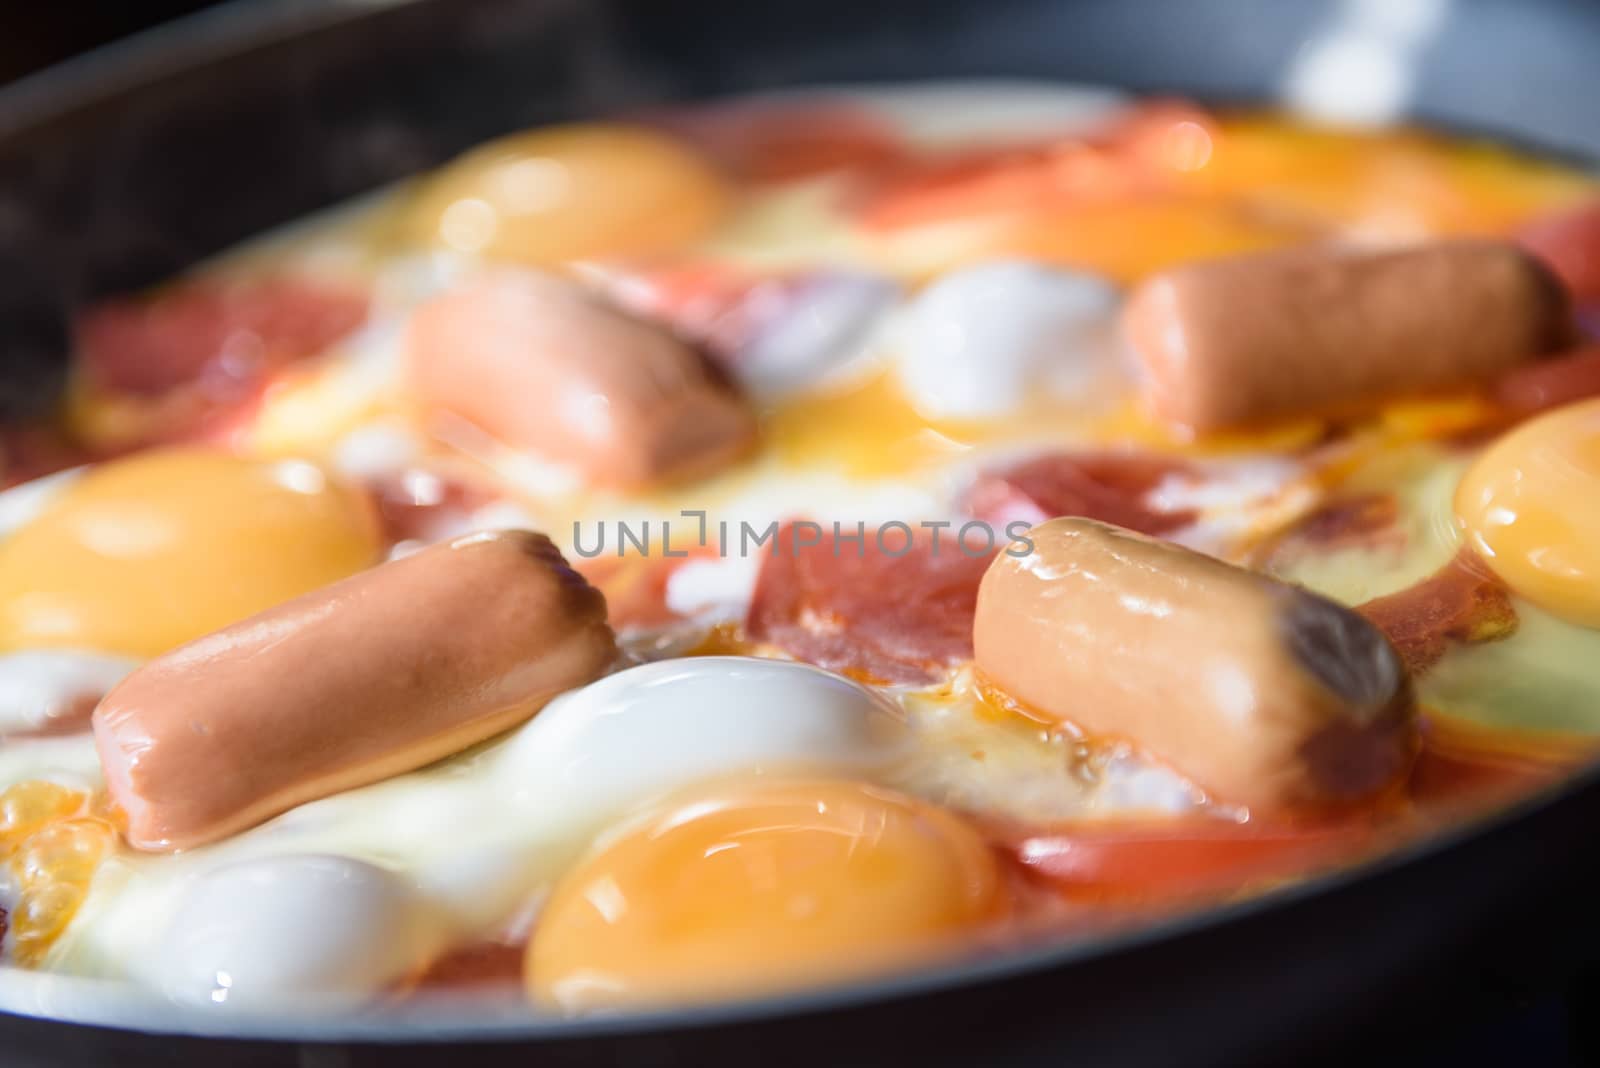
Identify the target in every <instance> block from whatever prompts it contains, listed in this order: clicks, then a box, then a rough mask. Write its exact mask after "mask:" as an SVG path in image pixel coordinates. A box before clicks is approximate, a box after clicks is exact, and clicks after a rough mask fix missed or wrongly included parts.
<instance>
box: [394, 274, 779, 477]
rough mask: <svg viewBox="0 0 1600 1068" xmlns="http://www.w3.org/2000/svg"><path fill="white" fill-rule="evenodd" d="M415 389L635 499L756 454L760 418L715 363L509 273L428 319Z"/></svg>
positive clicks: (559, 289)
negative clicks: (645, 489)
mask: <svg viewBox="0 0 1600 1068" xmlns="http://www.w3.org/2000/svg"><path fill="white" fill-rule="evenodd" d="M409 349H410V361H411V380H412V383H413V386H414V388H415V389H416V391H417V393H418V395H419V396H420V397H421V398H422V399H423V401H424V402H425V403H427V404H430V405H433V406H435V407H438V408H443V409H447V410H449V411H453V412H455V413H456V414H458V415H460V416H462V417H464V418H465V419H467V420H469V421H470V422H472V423H475V424H476V425H477V426H478V427H479V428H480V429H482V430H484V431H486V432H488V433H489V434H490V435H491V436H493V437H494V438H496V439H498V440H500V441H503V442H505V443H506V444H508V445H512V446H516V447H521V448H527V449H531V450H532V451H534V452H536V453H539V454H540V455H542V456H545V457H548V458H550V459H552V460H555V461H558V462H560V463H564V464H568V465H571V466H572V467H574V468H577V469H578V470H579V471H580V472H581V473H582V474H583V475H584V477H585V478H586V479H587V480H588V481H589V482H591V483H593V484H597V485H602V486H613V487H621V488H636V487H641V486H648V485H651V484H653V483H657V482H662V481H668V480H672V479H678V478H687V477H693V476H697V475H702V474H706V473H708V472H710V471H713V470H715V469H717V468H718V467H721V466H723V465H724V464H726V463H728V462H729V461H731V460H733V459H734V458H736V457H738V456H739V455H740V454H742V453H744V452H746V451H748V450H749V448H750V447H751V445H752V444H753V443H754V441H755V420H754V417H753V416H752V415H751V413H750V410H749V409H748V408H747V407H746V406H745V405H744V403H743V402H742V401H741V400H740V398H739V397H738V396H736V395H735V394H734V393H733V391H732V390H731V389H730V388H728V387H727V386H725V385H724V384H723V383H721V382H719V381H718V380H716V378H715V377H714V376H713V375H712V373H711V371H710V368H709V366H708V365H707V363H706V362H705V360H704V359H703V358H702V357H701V356H700V355H699V354H698V353H696V352H695V351H694V350H692V349H691V348H689V346H687V345H686V344H684V343H683V342H682V341H680V340H678V339H677V338H676V337H674V336H673V335H672V334H670V333H668V332H667V331H665V330H663V329H661V328H659V327H656V326H652V325H650V324H648V323H645V322H643V321H640V320H637V319H633V318H631V317H629V316H627V315H625V314H623V313H622V312H621V311H618V310H616V309H615V308H612V307H610V306H609V305H607V304H605V303H603V302H602V301H601V300H600V299H599V298H597V297H594V296H591V295H589V294H588V293H586V292H585V291H584V290H583V289H582V288H581V287H579V286H578V285H576V284H574V283H572V282H569V281H567V280H565V279H562V278H558V277H556V276H554V275H548V274H541V273H538V272H533V271H510V270H507V271H500V272H497V273H495V274H492V275H488V276H486V277H483V278H481V279H478V280H476V281H473V282H469V283H467V284H466V285H464V286H462V287H459V288H457V289H455V290H452V291H451V292H449V293H446V294H443V295H441V296H439V297H436V298H435V299H433V300H432V301H430V302H429V303H428V304H426V305H425V306H423V307H422V308H420V309H418V311H417V314H416V316H415V317H414V319H413V320H412V324H411V333H410V339H409Z"/></svg>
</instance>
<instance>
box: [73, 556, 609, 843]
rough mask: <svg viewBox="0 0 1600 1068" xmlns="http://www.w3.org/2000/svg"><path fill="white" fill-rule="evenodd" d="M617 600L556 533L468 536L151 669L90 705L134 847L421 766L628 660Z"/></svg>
mask: <svg viewBox="0 0 1600 1068" xmlns="http://www.w3.org/2000/svg"><path fill="white" fill-rule="evenodd" d="M615 653H616V649H615V645H614V643H613V637H612V634H611V629H610V627H608V626H607V625H606V610H605V599H604V598H603V597H602V596H601V595H600V593H599V592H598V591H597V590H595V589H594V588H593V587H591V586H589V585H588V584H587V583H586V582H584V580H583V579H582V577H580V576H579V575H578V574H577V573H576V572H575V571H573V570H572V569H571V568H569V567H568V566H567V564H566V561H564V560H563V559H562V558H561V554H560V553H559V552H558V551H557V550H556V548H555V546H554V545H552V544H551V543H550V541H549V539H547V538H545V537H544V536H543V535H542V534H533V533H529V532H527V531H500V532H495V533H487V534H469V535H466V536H464V537H460V538H457V539H455V540H454V541H450V542H443V543H440V544H438V545H435V546H432V547H431V548H428V549H424V550H423V551H421V552H419V553H416V554H415V555H413V556H409V557H405V558H403V559H400V560H395V561H391V562H389V563H386V564H382V565H379V566H378V567H375V568H372V569H371V570H368V571H364V572H361V573H359V574H357V575H353V576H351V577H350V578H347V579H344V580H343V581H340V582H336V583H334V584H333V585H331V586H327V587H324V588H323V589H320V590H315V591H312V592H311V593H308V594H305V595H304V596H301V597H298V598H296V599H294V600H292V601H288V602H286V603H284V604H282V605H279V606H277V607H275V608H271V609H269V610H267V611H266V612H263V613H261V614H260V615H257V616H254V617H252V618H251V619H247V620H245V621H243V622H241V623H237V624H234V625H233V626H231V627H227V628H225V629H223V630H220V631H217V632H216V633H214V634H211V635H208V636H206V637H204V638H201V639H199V640H197V641H194V642H190V643H189V644H188V645H184V646H180V647H179V648H177V649H175V650H173V651H172V652H170V653H167V654H165V655H164V656H161V657H158V658H157V659H155V660H152V661H150V662H148V663H147V664H145V665H144V666H143V667H142V668H140V669H139V670H137V671H135V672H134V673H133V674H132V675H130V676H128V678H126V679H125V680H123V682H122V683H121V684H120V685H118V686H117V687H116V688H115V689H113V690H112V691H111V693H109V694H108V695H107V696H106V698H105V699H104V700H103V701H102V702H101V703H100V706H99V708H97V709H96V710H95V713H94V734H95V743H96V746H97V747H98V749H99V752H100V762H101V766H102V768H103V769H104V771H105V777H106V784H107V787H108V788H109V790H110V793H111V797H112V800H113V801H114V802H115V803H116V804H117V805H118V806H120V807H121V809H122V810H123V812H124V813H125V814H126V817H127V837H128V841H129V842H130V843H132V844H133V845H134V846H135V847H137V848H140V849H149V850H170V849H180V848H186V847H189V846H195V845H200V844H203V843H205V842H209V841H213V840H215V839H218V838H222V837H224V836H226V835H228V834H232V833H234V832H236V831H239V830H242V829H244V828H246V827H249V826H251V825H253V824H256V823H259V822H261V821H262V820H264V819H267V818H268V817H270V816H273V815H276V814H277V813H279V812H282V811H284V810H285V809H288V808H291V807H293V806H294V805H298V804H302V803H304V802H306V801H310V800H313V799H315V798H318V797H325V796H327V795H328V794H332V793H335V792H337V791H340V790H345V789H349V788H351V787H353V786H359V785H361V784H363V783H369V782H374V781H376V780H378V779H383V778H386V777H388V776H391V775H396V774H399V773H400V772H404V771H409V770H411V769H413V768H417V767H421V766H422V765H424V764H427V763H429V762H431V761H434V760H438V759H440V758H441V757H444V756H448V755H449V754H451V753H454V752H457V751H458V750H461V749H464V748H466V747H467V746H469V745H472V744H473V743H475V742H479V741H482V740H483V739H485V738H488V737H490V736H491V735H494V734H496V733H498V732H500V731H503V730H505V729H506V728H508V727H510V726H512V725H514V724H516V723H518V722H520V721H522V720H524V719H527V718H528V717H529V716H531V715H533V713H534V712H535V711H537V710H538V709H539V708H540V707H541V706H542V705H543V704H544V703H545V702H546V701H548V700H549V699H550V698H552V697H554V696H555V695H556V694H558V693H561V692H562V691H564V690H568V689H571V688H572V687H574V686H577V685H580V684H582V683H585V682H588V681H589V680H591V679H593V678H595V677H596V676H597V675H599V674H600V673H601V672H602V671H603V670H604V669H605V668H606V666H607V665H608V664H609V663H610V662H611V660H612V658H613V657H614V656H615Z"/></svg>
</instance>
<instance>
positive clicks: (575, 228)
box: [407, 123, 731, 263]
mask: <svg viewBox="0 0 1600 1068" xmlns="http://www.w3.org/2000/svg"><path fill="white" fill-rule="evenodd" d="M730 199H731V194H730V193H729V191H728V188H727V186H726V184H725V183H724V182H723V180H722V178H721V177H720V176H719V175H718V174H717V173H716V172H715V171H714V170H713V169H712V168H711V167H710V165H709V164H707V163H706V162H705V161H704V160H702V159H700V157H698V156H697V155H695V154H694V153H693V152H691V151H690V150H689V149H688V148H686V147H684V146H683V145H680V144H678V143H677V142H676V141H673V140H672V139H671V138H669V137H666V136H663V135H662V134H658V133H655V132H654V131H651V130H647V129H643V128H641V127H634V126H625V125H608V124H604V123H590V124H576V125H571V126H553V127H547V128H545V129H541V130H535V131H533V132H531V133H524V134H516V135H513V136H511V137H506V138H503V139H501V140H499V141H495V142H492V143H490V144H488V145H485V146H483V147H482V148H479V149H477V150H475V151H473V152H471V153H468V154H467V155H466V156H463V157H462V158H461V159H460V160H457V161H456V162H455V163H453V164H452V165H450V166H449V167H448V168H446V169H445V170H444V171H443V172H442V173H441V174H440V175H439V177H438V178H436V179H434V180H433V181H432V182H430V183H429V184H428V185H427V186H425V187H424V188H423V190H422V192H421V193H420V194H419V196H418V198H417V200H416V202H415V203H414V204H413V205H412V207H411V208H410V211H409V213H408V224H407V225H408V229H409V230H410V231H411V232H412V233H413V234H414V235H415V236H416V237H418V238H420V239H422V240H423V241H426V242H430V243H437V244H441V245H443V246H445V247H446V248H451V249H454V250H455V251H457V252H464V253H469V254H478V255H484V256H491V257H494V258H496V259H509V260H515V261H519V262H523V263H557V262H560V261H563V260H571V259H589V258H598V257H608V256H630V255H641V254H645V253H652V252H659V251H662V250H664V249H670V248H673V247H675V246H678V245H682V244H685V243H687V242H690V241H693V240H695V239H696V238H698V237H700V236H702V235H703V234H704V233H705V232H706V231H707V230H709V229H710V228H711V226H712V225H713V224H715V223H716V221H717V220H718V219H720V218H721V217H722V215H723V212H724V211H725V210H726V208H727V207H728V204H729V202H730Z"/></svg>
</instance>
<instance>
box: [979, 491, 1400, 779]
mask: <svg viewBox="0 0 1600 1068" xmlns="http://www.w3.org/2000/svg"><path fill="white" fill-rule="evenodd" d="M1029 538H1030V539H1031V541H1032V543H1033V548H1032V551H1031V552H1029V553H1028V554H1027V555H1009V552H1010V551H1008V553H1003V554H1001V555H1000V556H999V557H997V558H996V559H995V562H994V563H993V564H992V565H991V566H990V568H989V570H988V572H987V573H986V574H985V575H984V578H983V584H982V586H981V587H980V588H979V592H978V610H977V615H976V618H975V620H974V623H973V640H974V645H975V649H976V660H977V665H978V668H979V670H980V671H982V672H983V674H984V675H985V676H986V677H987V678H989V679H990V680H991V681H992V682H993V683H995V684H996V685H998V686H999V687H1000V688H1001V689H1002V690H1004V691H1005V692H1006V693H1008V694H1010V695H1012V696H1013V697H1015V698H1017V699H1019V700H1021V701H1023V702H1024V703H1026V704H1028V705H1030V706H1032V707H1033V708H1034V709H1037V710H1038V711H1039V712H1040V713H1042V714H1044V715H1047V716H1050V717H1053V718H1058V719H1060V720H1062V721H1066V722H1070V723H1072V724H1075V725H1077V726H1079V727H1082V728H1083V729H1085V730H1087V731H1090V732H1092V733H1096V734H1105V735H1112V736H1119V737H1122V738H1124V739H1127V740H1129V741H1132V742H1133V743H1135V744H1137V745H1139V746H1140V747H1142V748H1143V749H1145V750H1146V751H1147V752H1149V753H1151V754H1152V755H1154V756H1156V757H1157V758H1158V759H1162V760H1165V761H1166V762H1168V763H1170V764H1171V765H1172V766H1173V767H1175V768H1177V769H1178V770H1179V771H1180V772H1182V773H1183V774H1185V775H1187V776H1188V777H1190V778H1191V779H1192V780H1193V781H1194V782H1195V783H1196V784H1198V785H1199V786H1201V787H1202V788H1204V789H1206V790H1209V791H1212V792H1214V793H1215V794H1216V795H1217V796H1218V797H1220V798H1222V799H1223V800H1225V801H1229V802H1233V803H1237V804H1243V805H1247V806H1252V807H1256V806H1259V807H1262V808H1265V809H1279V808H1286V807H1296V806H1307V805H1312V806H1320V805H1325V804H1338V803H1344V802H1349V801H1353V800H1358V799H1360V798H1363V797H1366V796H1369V795H1371V794H1373V793H1375V792H1378V791H1379V790H1381V789H1382V788H1383V787H1384V786H1385V785H1386V784H1387V783H1389V782H1391V781H1392V780H1393V779H1394V778H1395V777H1396V776H1397V775H1399V774H1400V773H1401V772H1402V771H1403V770H1404V768H1405V767H1406V766H1407V763H1408V761H1409V760H1410V757H1411V754H1412V752H1413V751H1414V747H1415V726H1414V700H1413V697H1412V691H1411V686H1410V682H1409V680H1408V678H1407V676H1406V673H1405V669H1404V667H1403V665H1402V664H1401V662H1400V659H1399V657H1398V656H1397V655H1396V654H1395V651H1394V649H1393V648H1391V647H1390V645H1389V643H1388V641H1387V640H1386V639H1385V638H1384V636H1383V635H1382V633H1381V632H1379V631H1378V630H1377V628H1375V627H1374V626H1372V624H1370V623H1368V622H1367V621H1366V620H1364V619H1362V618H1361V617H1360V616H1358V615H1356V614H1355V613H1354V612H1352V611H1350V610H1349V609H1346V608H1343V607H1341V606H1340V605H1337V604H1335V603H1333V602H1332V601H1329V600H1327V599H1325V598H1323V597H1319V596H1316V595H1315V594H1312V593H1308V592H1306V591H1305V590H1302V589H1300V588H1298V587H1295V586H1290V585H1287V584H1285V583H1281V582H1278V581H1276V580H1274V579H1270V578H1268V577H1266V576H1264V575H1259V574H1256V573H1255V572H1251V571H1246V570H1244V569H1242V568H1237V567H1234V566H1232V565H1230V564H1226V563H1223V562H1222V561H1220V560H1216V559H1213V558H1211V557H1209V556H1204V555H1202V554H1200V553H1195V552H1191V551H1189V550H1187V549H1184V548H1180V547H1179V546H1176V545H1172V544H1170V543H1168V542H1163V541H1159V540H1156V539H1154V538H1149V537H1146V536H1144V535H1142V534H1136V533H1134V532H1132V531H1129V530H1124V529H1123V528H1121V527H1114V526H1110V525H1109V524H1105V523H1098V522H1095V521H1094V520H1090V519H1080V518H1071V517H1069V518H1063V519H1053V520H1051V521H1050V522H1048V523H1044V524H1042V525H1040V526H1037V527H1035V528H1033V530H1032V531H1031V532H1030V533H1029ZM1018 545H1020V543H1017V544H1014V545H1013V547H1012V550H1011V551H1015V550H1016V549H1017V547H1018Z"/></svg>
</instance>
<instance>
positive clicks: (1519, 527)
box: [1455, 400, 1600, 627]
mask: <svg viewBox="0 0 1600 1068" xmlns="http://www.w3.org/2000/svg"><path fill="white" fill-rule="evenodd" d="M1455 511H1456V517H1457V519H1458V521H1459V522H1460V523H1461V526H1462V528H1463V530H1465V532H1466V534H1467V538H1468V540H1469V542H1470V543H1471V544H1472V546H1473V547H1474V548H1475V549H1476V550H1477V551H1478V553H1479V555H1481V556H1482V557H1483V558H1484V560H1486V561H1487V562H1488V564H1489V567H1490V568H1492V569H1493V570H1494V573H1495V574H1496V575H1498V576H1499V577H1500V579H1501V580H1502V581H1504V582H1505V583H1506V585H1508V586H1510V587H1511V589H1512V590H1513V591H1514V592H1516V593H1517V594H1519V595H1521V596H1523V597H1526V598H1527V599H1528V600H1530V601H1532V602H1533V603H1534V604H1536V605H1538V606H1539V607H1541V608H1543V609H1545V610H1546V611H1548V612H1551V613H1553V614H1554V615H1557V616H1560V617H1561V618H1563V619H1566V620H1569V621H1570V622H1573V623H1579V624H1583V625H1584V626H1590V627H1600V400H1594V401H1584V402H1582V403H1579V404H1573V405H1569V406H1567V407H1565V408H1558V409H1556V410H1555V411H1552V412H1549V413H1547V414H1545V415H1542V416H1540V417H1539V418H1537V419H1534V420H1532V421H1530V422H1527V423H1524V424H1523V425H1522V426H1519V427H1517V428H1516V429H1515V430H1513V431H1511V432H1510V433H1509V434H1506V435H1505V436H1504V437H1502V438H1500V439H1499V440H1498V441H1496V442H1495V443H1494V444H1493V445H1491V446H1490V447H1489V449H1488V450H1487V451H1486V452H1484V454H1483V455H1482V456H1481V457H1479V459H1478V461H1477V462H1476V463H1475V464H1473V466H1472V467H1471V468H1470V469H1469V470H1468V471H1467V474H1466V476H1465V477H1464V478H1463V479H1462V480H1461V484H1460V486H1459V487H1458V488H1457V490H1456V498H1455Z"/></svg>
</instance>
